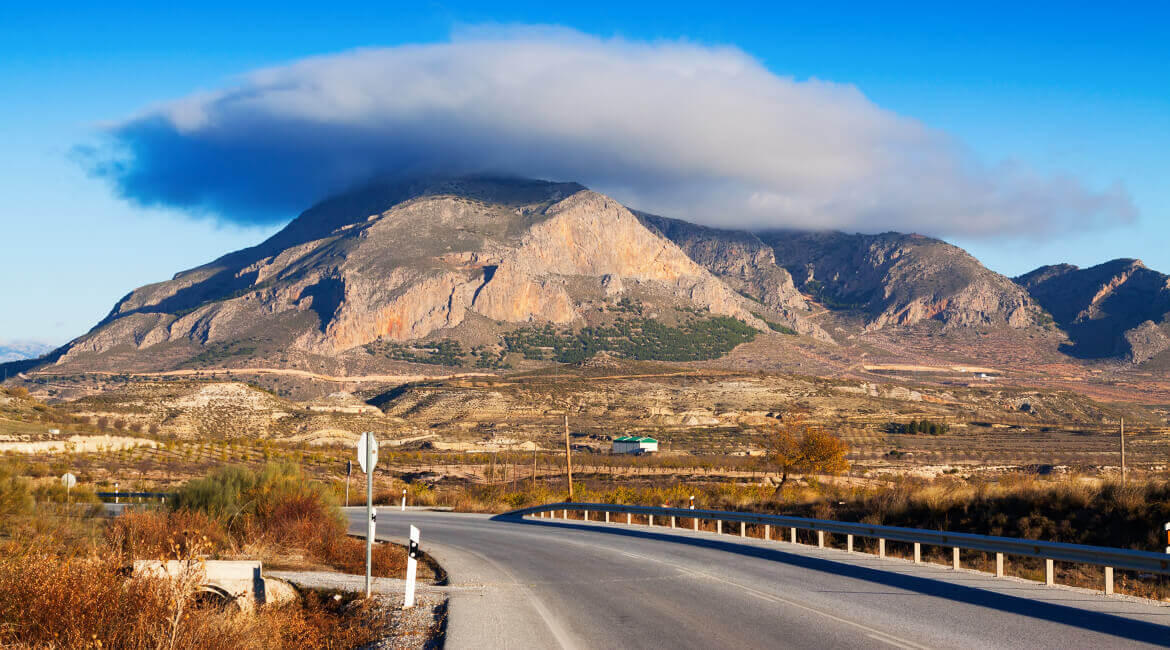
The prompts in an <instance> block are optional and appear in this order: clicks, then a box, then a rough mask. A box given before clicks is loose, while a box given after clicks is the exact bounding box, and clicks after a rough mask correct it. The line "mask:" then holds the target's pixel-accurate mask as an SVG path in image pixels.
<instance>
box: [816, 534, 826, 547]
mask: <svg viewBox="0 0 1170 650" xmlns="http://www.w3.org/2000/svg"><path fill="white" fill-rule="evenodd" d="M824 547H825V531H823V530H818V531H817V548H824Z"/></svg>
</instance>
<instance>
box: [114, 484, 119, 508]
mask: <svg viewBox="0 0 1170 650" xmlns="http://www.w3.org/2000/svg"><path fill="white" fill-rule="evenodd" d="M114 503H118V484H117V483H115V484H114Z"/></svg>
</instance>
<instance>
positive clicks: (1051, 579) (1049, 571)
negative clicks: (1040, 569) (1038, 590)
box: [1044, 559, 1056, 587]
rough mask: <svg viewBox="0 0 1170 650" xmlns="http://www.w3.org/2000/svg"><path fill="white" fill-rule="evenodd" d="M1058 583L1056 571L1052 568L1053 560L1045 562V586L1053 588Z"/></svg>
mask: <svg viewBox="0 0 1170 650" xmlns="http://www.w3.org/2000/svg"><path fill="white" fill-rule="evenodd" d="M1055 583H1056V571H1055V568H1054V567H1053V566H1052V560H1047V559H1046V560H1044V584H1046V585H1048V586H1049V587H1051V586H1052V585H1053V584H1055Z"/></svg>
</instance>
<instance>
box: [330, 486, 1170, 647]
mask: <svg viewBox="0 0 1170 650" xmlns="http://www.w3.org/2000/svg"><path fill="white" fill-rule="evenodd" d="M364 516H365V510H364V508H363V509H357V508H352V509H350V510H349V517H350V521H351V524H352V525H351V530H352V531H354V532H364V528H363V526H364V523H363V520H364ZM410 524H414V525H416V526H418V527H419V529H420V530H421V531H422V542H421V544H420V546H421V547H422V548H423V549H424V550H426V551H427V552H429V553H431V555H432V556H433V557H434V558H435V559H436V560H438V561H439V563H440V564H442V565H443V566H444V568H446V570H447V571H448V572H449V574H450V585H449V586H448V587H446V588H445V589H444V591H446V592H447V593H448V595H449V597H450V608H449V615H450V619H449V623H448V636H447V641H448V644H449V645H448V647H451V648H556V647H562V648H667V647H669V648H680V647H682V648H692V647H704V648H706V647H736V648H743V647H768V648H787V647H792V648H871V647H872V648H888V647H890V646H894V647H902V648H923V647H927V648H977V647H1015V648H1025V647H1026V648H1116V647H1131V646H1152V645H1167V644H1170V608H1167V607H1161V606H1157V605H1153V604H1151V603H1148V602H1145V601H1138V600H1135V599H1125V598H1118V597H1110V598H1106V597H1105V596H1103V595H1100V594H1098V593H1093V592H1089V591H1085V590H1078V589H1071V588H1062V587H1045V586H1043V585H1040V584H1035V583H1029V582H1024V581H1019V580H1013V579H996V578H994V577H991V576H988V575H986V574H980V573H976V572H971V571H959V572H955V571H951V570H950V569H948V568H946V567H942V566H936V565H929V564H927V565H914V564H912V563H909V562H906V561H903V560H897V559H879V558H877V557H875V556H872V555H867V554H860V553H855V554H848V553H845V552H844V551H840V550H833V549H818V548H815V547H811V546H805V545H792V544H788V543H784V542H776V541H772V542H764V541H762V540H752V539H746V540H741V539H740V538H738V537H735V536H732V535H724V536H716V535H714V534H712V533H693V532H690V531H685V530H677V531H671V529H669V528H661V527H659V528H654V529H649V528H647V527H646V526H636V525H635V526H625V525H619V524H601V523H585V522H580V521H577V522H562V521H559V520H541V519H535V520H534V519H526V520H517V519H507V518H500V517H496V518H492V517H489V516H486V515H471V514H456V513H439V512H427V511H407V512H399V511H398V510H397V509H391V508H388V507H383V508H379V512H378V528H377V531H378V537H379V538H380V539H390V540H394V541H398V542H402V541H404V540H405V539H406V537H407V534H408V533H407V531H408V529H409V525H410Z"/></svg>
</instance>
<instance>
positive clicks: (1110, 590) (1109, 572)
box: [1105, 566, 1113, 596]
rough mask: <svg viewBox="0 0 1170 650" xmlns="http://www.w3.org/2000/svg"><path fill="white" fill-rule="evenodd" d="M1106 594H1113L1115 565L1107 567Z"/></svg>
mask: <svg viewBox="0 0 1170 650" xmlns="http://www.w3.org/2000/svg"><path fill="white" fill-rule="evenodd" d="M1105 595H1106V596H1112V595H1113V567H1111V566H1107V567H1105Z"/></svg>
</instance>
